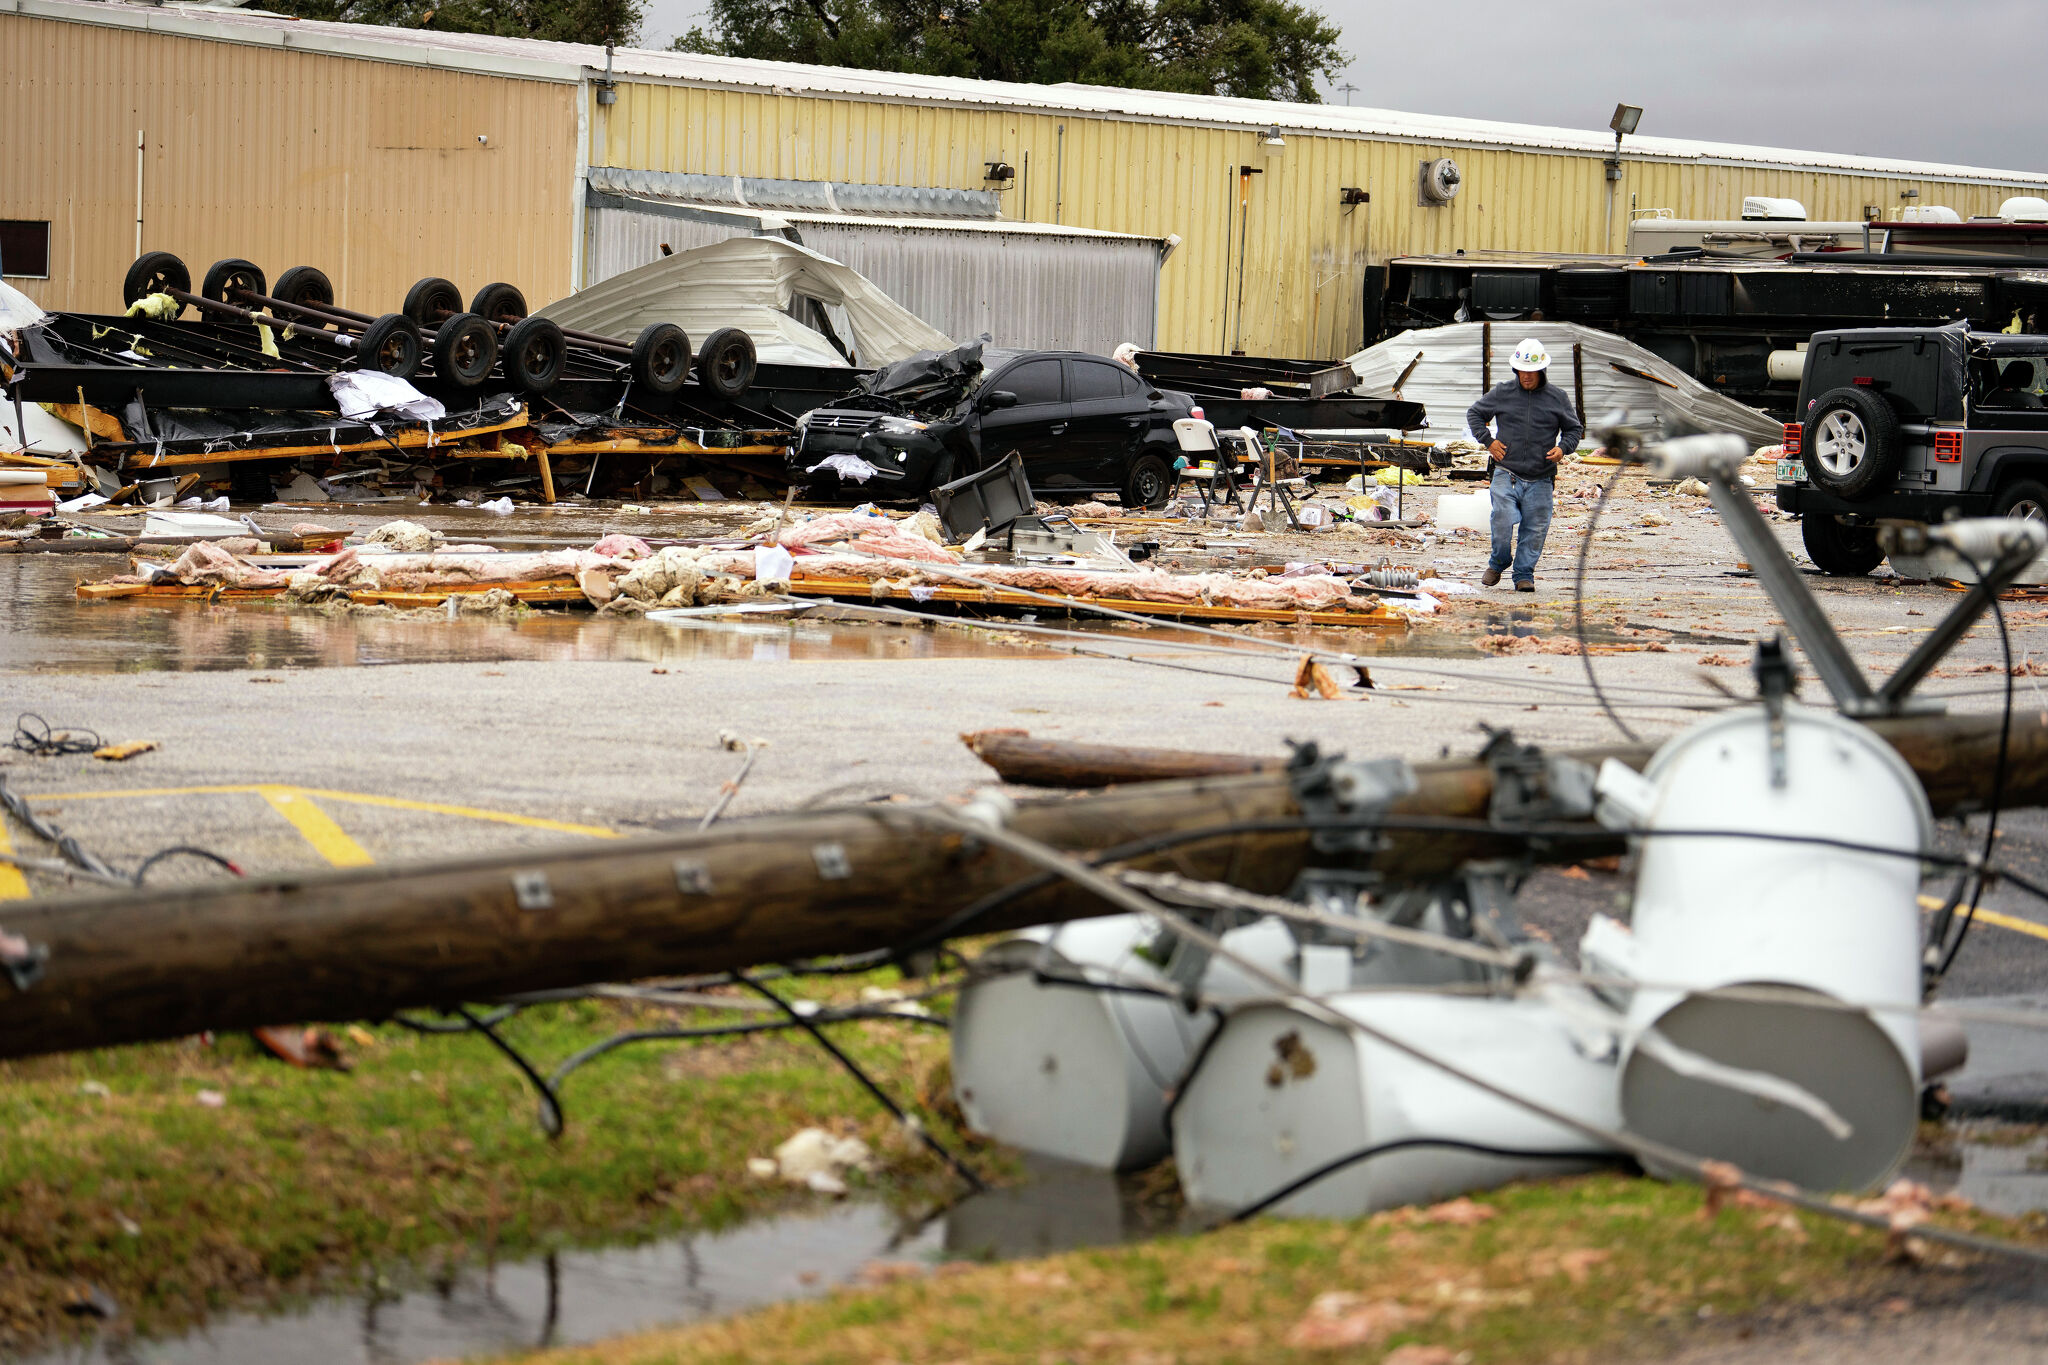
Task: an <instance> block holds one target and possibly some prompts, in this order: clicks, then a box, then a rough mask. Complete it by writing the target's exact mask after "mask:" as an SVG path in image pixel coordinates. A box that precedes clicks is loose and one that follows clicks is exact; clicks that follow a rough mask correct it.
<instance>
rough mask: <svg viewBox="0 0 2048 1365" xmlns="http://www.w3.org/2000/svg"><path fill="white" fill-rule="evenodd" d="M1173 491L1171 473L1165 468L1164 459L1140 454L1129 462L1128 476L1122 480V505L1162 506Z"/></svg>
mask: <svg viewBox="0 0 2048 1365" xmlns="http://www.w3.org/2000/svg"><path fill="white" fill-rule="evenodd" d="M1172 493H1173V475H1172V474H1171V473H1170V472H1169V471H1168V470H1167V468H1166V461H1164V460H1162V459H1160V458H1159V457H1158V456H1157V455H1140V456H1139V457H1138V458H1137V459H1136V460H1134V461H1132V463H1131V472H1130V475H1129V477H1127V478H1126V479H1125V480H1124V506H1126V507H1164V506H1166V500H1167V498H1168V497H1169V496H1170V495H1171V494H1172Z"/></svg>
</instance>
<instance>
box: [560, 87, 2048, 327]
mask: <svg viewBox="0 0 2048 1365" xmlns="http://www.w3.org/2000/svg"><path fill="white" fill-rule="evenodd" d="M590 127H591V142H590V163H591V164H592V165H611V166H621V167H630V168H633V169H638V170H657V171H682V172H697V173H704V174H712V175H747V176H766V177H773V178H779V179H791V180H847V181H856V182H867V183H877V184H897V185H919V186H951V187H954V188H978V187H981V186H982V184H983V180H982V176H983V163H984V162H987V161H991V160H1003V161H1007V162H1009V163H1010V164H1012V165H1013V166H1016V167H1017V168H1018V171H1019V177H1018V179H1017V180H1015V181H1012V182H1011V188H1010V189H1009V190H1008V191H1007V192H1006V194H1005V216H1006V217H1011V218H1021V219H1031V220H1038V221H1046V222H1063V223H1068V224H1073V225H1075V226H1079V227H1090V228H1103V229H1107V230H1110V231H1116V232H1132V233H1140V234H1144V235H1147V236H1156V237H1165V236H1168V235H1177V236H1179V237H1180V238H1181V245H1180V246H1179V248H1178V249H1177V250H1176V251H1175V252H1174V254H1173V255H1172V257H1171V258H1170V259H1169V260H1168V261H1167V263H1166V266H1165V269H1164V271H1163V273H1162V275H1161V279H1160V305H1159V306H1160V317H1159V343H1158V344H1159V345H1160V347H1161V348H1164V349H1176V350H1199V351H1218V350H1229V349H1232V348H1233V347H1238V346H1241V347H1242V348H1243V349H1244V350H1247V351H1249V352H1252V353H1254V354H1266V355H1284V356H1293V357H1303V358H1324V357H1331V356H1342V355H1346V354H1349V353H1350V352H1352V351H1354V350H1356V349H1357V348H1358V346H1359V344H1360V341H1361V339H1362V337H1361V332H1362V327H1363V322H1362V316H1361V306H1360V301H1361V297H1362V288H1363V283H1364V280H1363V270H1364V267H1365V266H1366V264H1367V263H1368V262H1375V263H1376V262H1381V261H1384V260H1386V259H1387V258H1388V257H1389V256H1398V255H1409V254H1420V253H1434V252H1452V251H1457V250H1460V249H1462V250H1467V251H1564V252H1600V251H1619V250H1621V249H1622V247H1623V244H1624V243H1625V241H1626V236H1627V224H1628V216H1629V210H1630V206H1631V204H1633V205H1634V206H1635V207H1637V208H1639V209H1643V210H1648V209H1652V208H1666V209H1670V210H1672V211H1673V213H1674V214H1675V215H1676V216H1677V217H1680V218H1735V217H1739V216H1740V214H1741V209H1742V200H1743V199H1744V197H1745V196H1748V195H1755V194H1768V195H1779V196H1785V197H1790V198H1795V199H1798V200H1800V201H1801V202H1803V203H1804V204H1805V205H1806V208H1807V210H1808V212H1809V214H1810V215H1811V216H1812V217H1813V218H1815V219H1836V220H1842V219H1848V220H1858V219H1861V218H1862V217H1863V212H1864V206H1865V205H1879V206H1882V207H1883V208H1885V209H1886V211H1888V212H1889V211H1891V210H1893V209H1896V208H1897V206H1898V205H1899V204H1900V203H1901V202H1902V200H1901V198H1900V192H1901V191H1902V190H1918V191H1919V198H1918V200H1917V202H1919V203H1921V204H1947V205H1949V206H1950V207H1952V208H1954V209H1955V210H1956V211H1957V212H1958V213H1961V214H1962V215H1964V216H1965V217H1967V216H1969V215H1970V214H1973V213H1992V212H1995V211H1996V210H1997V208H1998V205H1999V203H2000V202H2001V201H2002V200H2003V199H2004V198H2006V197H2007V196H2008V195H2010V194H2014V193H2038V192H2039V186H2038V185H2028V184H2018V183H2016V184H2014V185H2009V186H1999V185H1984V184H1972V183H1965V182H1958V181H1926V180H1898V179H1888V178H1876V177H1856V176H1850V175H1843V174H1836V173H1829V172H1823V171H1812V170H1785V169H1770V168H1761V167H1751V166H1732V165H1712V164H1700V163H1679V162H1666V161H1654V160H1639V159H1636V158H1634V157H1630V158H1626V159H1625V160H1624V162H1623V178H1622V180H1621V181H1620V182H1619V183H1618V184H1617V185H1616V186H1615V188H1614V204H1613V210H1612V214H1611V216H1610V213H1609V208H1608V204H1609V200H1608V193H1609V191H1608V181H1607V179H1606V169H1605V166H1604V164H1603V159H1602V158H1601V157H1599V156H1593V155H1587V154H1583V153H1556V152H1544V151H1538V150H1524V149H1510V148H1478V147H1464V146H1452V145H1422V144H1416V143H1404V142H1392V141H1377V140H1369V139H1364V138H1347V137H1337V136H1331V135H1326V134H1310V133H1287V134H1286V135H1285V141H1286V148H1285V150H1284V151H1282V152H1281V153H1280V154H1279V155H1277V156H1274V155H1268V154H1267V152H1266V149H1265V148H1264V147H1263V146H1262V145H1261V139H1260V136H1259V134H1258V133H1256V132H1252V131H1248V130H1245V129H1239V128H1205V127H1194V126H1189V125H1186V124H1167V123H1157V122H1143V121H1139V120H1136V119H1129V120H1123V119H1108V118H1101V117H1083V116H1065V117H1060V116H1052V115H1046V114H1040V113H1036V112H1021V111H1020V112H1000V111H990V110H986V109H971V108H953V107H948V106H945V105H939V104H925V103H911V102H907V101H883V100H857V99H828V98H822V97H816V96H806V95H795V94H792V95H764V94H760V93H755V92H750V91H724V90H714V89H705V88H702V87H697V86H689V85H684V84H680V83H678V84H661V83H656V82H652V81H635V82H632V83H624V84H622V85H621V86H620V89H619V100H618V102H617V103H616V104H615V105H612V106H610V107H609V109H605V108H602V107H594V108H593V110H592V118H591V125H590ZM1439 156H1449V157H1453V158H1455V159H1456V160H1457V162H1458V165H1459V168H1460V169H1461V170H1462V171H1463V172H1464V177H1465V179H1464V185H1463V188H1462V189H1461V191H1460V193H1459V194H1458V196H1457V198H1456V199H1454V200H1453V201H1452V202H1451V204H1450V205H1448V206H1446V207H1441V208H1425V207H1421V206H1419V205H1418V204H1417V203H1416V192H1415V189H1416V175H1417V170H1418V167H1419V166H1420V164H1421V163H1422V162H1423V161H1425V160H1429V159H1433V158H1435V157H1439ZM1027 158H1028V161H1029V170H1028V174H1026V172H1025V166H1026V161H1027ZM1245 165H1250V166H1252V167H1254V168H1255V169H1257V170H1258V171H1259V172H1260V174H1258V175H1254V176H1252V177H1250V191H1249V196H1248V203H1240V200H1239V190H1238V183H1239V174H1238V173H1239V168H1240V167H1242V166H1245ZM1347 186H1350V187H1356V188H1359V189H1363V190H1366V191H1367V192H1369V193H1370V194H1371V196H1372V199H1371V202H1370V203H1369V204H1360V205H1356V206H1346V205H1344V204H1343V203H1342V202H1341V193H1340V192H1341V191H1342V190H1343V189H1344V188H1345V187H1347ZM1241 225H1242V226H1243V227H1245V228H1248V232H1242V231H1241ZM1240 259H1241V260H1242V262H1243V270H1242V290H1241V300H1240V288H1239V279H1240V271H1239V262H1240Z"/></svg>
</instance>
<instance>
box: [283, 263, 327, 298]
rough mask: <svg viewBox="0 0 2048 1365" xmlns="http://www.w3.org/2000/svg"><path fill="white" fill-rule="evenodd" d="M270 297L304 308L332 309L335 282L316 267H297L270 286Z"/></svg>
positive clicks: (286, 272)
mask: <svg viewBox="0 0 2048 1365" xmlns="http://www.w3.org/2000/svg"><path fill="white" fill-rule="evenodd" d="M270 296H271V297H272V298H274V299H283V300H284V301H285V302H286V303H296V304H298V305H299V306H300V307H302V308H331V307H333V306H334V282H333V281H332V280H330V279H328V278H327V273H326V272H325V271H323V270H320V269H318V268H316V267H314V266H310V265H295V266H293V267H292V268H291V269H290V270H287V271H285V272H284V274H282V275H279V276H278V277H277V283H276V284H273V285H272V286H270Z"/></svg>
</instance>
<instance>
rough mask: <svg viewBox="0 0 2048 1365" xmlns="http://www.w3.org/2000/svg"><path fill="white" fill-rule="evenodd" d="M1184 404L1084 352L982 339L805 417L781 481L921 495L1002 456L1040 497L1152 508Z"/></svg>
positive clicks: (818, 488) (1169, 486) (1169, 471)
mask: <svg viewBox="0 0 2048 1365" xmlns="http://www.w3.org/2000/svg"><path fill="white" fill-rule="evenodd" d="M1193 407H1194V400H1193V399H1192V398H1190V397H1188V396H1187V395H1186V394H1183V393H1174V392H1170V391H1167V390H1162V389H1157V388H1154V387H1153V386H1152V384H1151V383H1150V382H1149V381H1147V380H1145V379H1144V378H1142V377H1140V376H1139V375H1138V374H1136V373H1135V372H1134V371H1132V370H1131V369H1129V368H1128V367H1126V366H1123V365H1119V364H1118V363H1117V362H1116V361H1114V360H1110V359H1108V358H1107V357H1105V356H1099V355H1090V354H1088V353H1087V352H1085V351H1006V350H999V349H996V348H994V347H991V346H988V345H987V344H986V341H985V340H984V341H982V342H975V343H972V344H970V345H967V346H961V347H957V348H955V349H954V350H951V351H920V352H918V353H917V354H916V355H914V356H911V357H909V358H908V359H905V360H900V361H897V362H895V363H894V364H891V365H885V366H883V367H882V368H881V369H879V370H876V371H875V372H874V373H873V374H872V375H870V376H868V378H867V380H866V381H865V382H864V383H863V384H862V386H861V388H860V390H859V391H858V392H856V393H854V394H852V395H850V396H849V397H847V398H844V399H841V400H839V401H837V402H835V403H833V404H832V405H831V406H829V407H824V408H818V409H816V410H814V411H812V412H809V413H806V414H805V415H804V416H803V417H802V418H801V419H800V420H799V421H798V423H797V438H796V441H795V442H794V443H793V444H792V446H791V447H790V454H789V465H788V471H787V472H788V474H789V477H790V480H791V482H793V483H796V484H799V485H801V486H803V487H805V488H806V489H808V490H809V491H811V492H813V493H831V492H835V491H849V492H856V493H858V494H860V495H861V496H863V497H867V498H881V499H888V500H895V499H910V498H923V497H925V496H927V495H928V494H929V493H930V492H931V490H932V489H934V488H936V487H938V486H939V485H940V484H943V483H948V482H951V481H952V480H954V479H957V478H962V477H965V476H966V475H969V474H973V473H976V472H978V471H980V470H982V469H985V468H987V467H988V466H990V465H992V464H994V463H995V462H997V461H999V460H1001V459H1003V458H1005V457H1007V456H1008V455H1009V454H1010V453H1011V452H1012V451H1015V452H1016V453H1017V454H1019V455H1021V456H1022V457H1023V460H1024V472H1025V475H1026V476H1027V477H1028V478H1029V479H1030V481H1031V487H1032V489H1033V490H1034V491H1036V492H1037V493H1039V494H1040V495H1042V496H1046V497H1053V498H1058V497H1076V496H1080V495H1084V494H1097V493H1116V494H1118V495H1120V496H1121V497H1122V499H1123V501H1124V503H1125V505H1126V506H1142V507H1158V506H1161V505H1162V504H1164V503H1165V502H1166V500H1167V498H1168V497H1169V496H1170V495H1171V493H1172V492H1173V483H1174V478H1173V461H1174V458H1175V456H1177V455H1178V454H1179V453H1180V447H1179V443H1178V442H1177V441H1176V440H1175V439H1174V433H1173V423H1174V421H1175V419H1176V418H1181V417H1186V416H1189V415H1190V413H1191V411H1192V409H1193Z"/></svg>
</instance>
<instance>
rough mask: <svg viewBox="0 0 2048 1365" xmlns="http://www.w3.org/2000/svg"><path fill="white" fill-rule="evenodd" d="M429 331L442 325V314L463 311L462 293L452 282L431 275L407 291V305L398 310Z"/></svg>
mask: <svg viewBox="0 0 2048 1365" xmlns="http://www.w3.org/2000/svg"><path fill="white" fill-rule="evenodd" d="M398 311H399V312H401V313H403V314H405V315H406V316H407V317H409V318H411V319H412V320H413V321H414V322H417V323H418V324H419V325H420V326H422V327H424V328H426V329H427V330H428V331H430V332H431V331H433V330H434V329H435V328H436V327H439V326H440V325H441V314H442V313H443V312H446V313H448V314H450V315H451V316H452V315H454V314H457V313H460V312H461V311H462V291H461V290H460V289H457V288H456V287H455V284H454V282H453V281H451V280H444V279H442V278H441V277H440V276H438V275H429V276H428V277H427V278H426V279H424V280H421V281H419V282H418V283H417V284H415V285H413V287H412V288H410V289H408V290H406V291H405V305H404V306H403V307H402V308H400V309H399V310H398Z"/></svg>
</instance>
